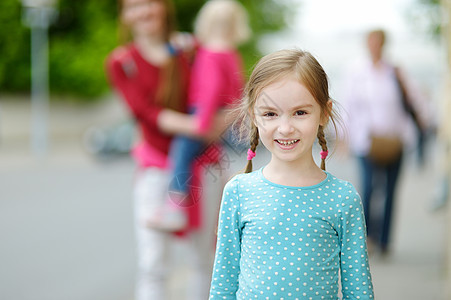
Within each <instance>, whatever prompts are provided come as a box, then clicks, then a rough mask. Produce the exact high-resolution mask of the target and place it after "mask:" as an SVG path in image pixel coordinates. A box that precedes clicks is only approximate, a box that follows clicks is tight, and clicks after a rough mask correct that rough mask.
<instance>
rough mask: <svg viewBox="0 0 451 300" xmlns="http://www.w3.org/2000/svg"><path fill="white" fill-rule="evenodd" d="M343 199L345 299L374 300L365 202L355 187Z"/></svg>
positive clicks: (342, 252)
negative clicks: (367, 245)
mask: <svg viewBox="0 0 451 300" xmlns="http://www.w3.org/2000/svg"><path fill="white" fill-rule="evenodd" d="M344 198H345V199H343V202H342V207H341V210H340V212H341V217H340V230H339V231H338V232H339V238H340V242H341V253H340V269H341V284H342V293H343V299H374V294H373V285H372V280H371V273H370V267H369V262H368V252H367V247H366V234H365V232H366V228H365V217H364V214H363V206H362V202H361V199H360V196H359V195H358V194H357V192H356V191H355V189H354V187H352V186H351V188H350V189H349V192H348V194H347V195H344Z"/></svg>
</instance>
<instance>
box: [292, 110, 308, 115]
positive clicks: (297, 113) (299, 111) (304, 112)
mask: <svg viewBox="0 0 451 300" xmlns="http://www.w3.org/2000/svg"><path fill="white" fill-rule="evenodd" d="M294 114H295V115H296V116H303V115H305V114H307V112H306V111H304V110H298V111H296V112H295V113H294Z"/></svg>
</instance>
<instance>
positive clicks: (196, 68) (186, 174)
mask: <svg viewBox="0 0 451 300" xmlns="http://www.w3.org/2000/svg"><path fill="white" fill-rule="evenodd" d="M247 23H248V22H247V12H246V10H245V8H244V7H243V6H242V5H241V4H240V3H239V2H237V1H235V0H211V1H208V2H207V3H206V4H205V5H204V6H203V7H202V9H201V10H200V11H199V14H198V15H197V18H196V24H195V25H196V26H195V35H196V37H197V39H198V40H199V43H200V47H199V49H198V51H197V53H196V57H195V60H194V64H193V68H192V73H191V81H190V89H189V99H188V105H189V110H190V112H191V113H193V116H194V120H195V121H194V122H192V124H194V125H193V126H189V124H188V125H187V124H186V123H183V122H176V121H173V120H172V119H171V118H170V117H169V116H168V115H167V114H163V115H162V118H160V119H161V121H162V124H160V126H161V127H163V128H169V127H172V128H175V129H176V130H177V131H178V132H180V131H182V130H183V131H185V132H186V134H185V135H179V136H177V137H176V138H175V139H174V141H173V143H172V145H171V161H172V163H173V164H172V168H173V179H172V180H171V185H170V191H169V197H168V201H167V205H166V206H165V207H164V209H162V211H161V212H160V213H158V214H155V217H154V218H153V219H151V220H150V223H151V226H152V227H154V228H158V229H162V230H168V231H178V230H181V229H183V228H184V227H185V226H186V224H187V216H186V213H185V210H184V208H185V207H187V206H189V205H190V201H189V185H190V184H191V179H190V178H191V177H192V176H193V175H192V174H193V173H192V172H191V167H192V164H193V162H194V159H195V158H196V157H197V156H198V155H199V154H200V153H201V152H202V150H204V149H205V147H206V143H205V141H204V140H201V139H199V136H205V135H207V134H208V133H209V131H211V129H212V125H213V123H214V122H213V121H214V119H215V115H216V114H217V113H218V111H221V110H223V109H224V108H227V107H230V106H232V105H234V104H235V103H237V101H238V100H239V98H240V96H241V92H242V90H243V88H244V77H243V74H244V71H243V67H242V61H241V55H240V54H239V52H238V50H237V47H238V45H239V44H241V43H243V42H245V41H246V40H247V39H248V37H249V35H250V29H249V26H248V24H247ZM168 114H171V115H174V114H176V113H175V112H173V111H170V112H168ZM163 122H164V123H163ZM193 127H194V128H193ZM192 131H194V134H193V132H192ZM169 132H170V133H174V132H173V131H169Z"/></svg>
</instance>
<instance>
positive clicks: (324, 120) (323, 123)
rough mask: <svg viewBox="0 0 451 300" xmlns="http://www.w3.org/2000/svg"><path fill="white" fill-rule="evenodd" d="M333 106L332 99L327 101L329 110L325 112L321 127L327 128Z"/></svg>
mask: <svg viewBox="0 0 451 300" xmlns="http://www.w3.org/2000/svg"><path fill="white" fill-rule="evenodd" d="M332 105H333V103H332V100H331V99H329V100H327V104H326V107H327V109H325V110H323V114H322V116H321V122H320V125H321V126H323V127H325V126H326V125H327V123H328V122H329V117H330V112H331V111H332Z"/></svg>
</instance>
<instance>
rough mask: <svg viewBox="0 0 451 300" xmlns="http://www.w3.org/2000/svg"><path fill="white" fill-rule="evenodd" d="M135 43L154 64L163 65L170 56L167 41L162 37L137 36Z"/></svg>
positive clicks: (145, 57) (142, 53)
mask: <svg viewBox="0 0 451 300" xmlns="http://www.w3.org/2000/svg"><path fill="white" fill-rule="evenodd" d="M134 43H135V45H136V47H137V48H138V50H139V52H140V53H141V55H142V56H143V57H144V59H146V60H147V61H148V62H150V63H151V64H153V65H157V66H161V65H163V64H164V63H165V62H166V61H167V60H168V58H169V52H168V49H167V45H166V41H165V40H164V39H162V38H160V37H149V36H137V37H135V38H134Z"/></svg>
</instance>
